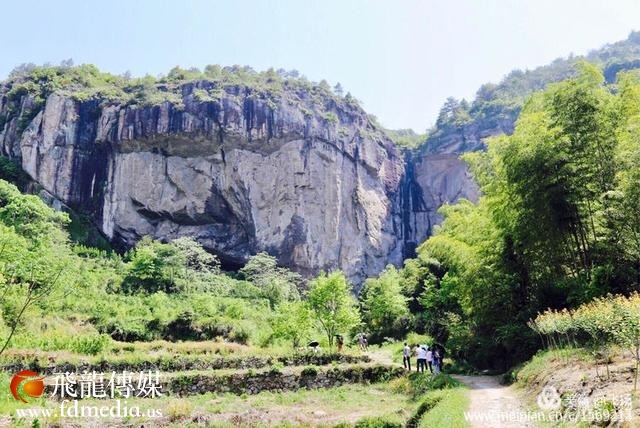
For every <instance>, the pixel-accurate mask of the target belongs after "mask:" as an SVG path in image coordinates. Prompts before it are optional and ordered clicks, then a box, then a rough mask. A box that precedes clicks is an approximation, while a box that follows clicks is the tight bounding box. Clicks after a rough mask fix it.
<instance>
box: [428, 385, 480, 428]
mask: <svg viewBox="0 0 640 428" xmlns="http://www.w3.org/2000/svg"><path fill="white" fill-rule="evenodd" d="M429 394H430V395H433V396H434V397H440V401H439V402H438V403H437V405H436V406H434V407H433V408H431V409H430V410H429V411H427V412H426V413H425V414H424V415H423V416H422V418H421V419H420V423H419V425H418V426H419V427H420V428H450V427H456V428H464V427H468V426H469V424H468V423H467V421H466V420H465V418H464V412H465V411H466V410H467V408H468V407H469V396H468V394H467V391H466V389H465V388H450V389H446V390H442V391H433V392H431V393H429Z"/></svg>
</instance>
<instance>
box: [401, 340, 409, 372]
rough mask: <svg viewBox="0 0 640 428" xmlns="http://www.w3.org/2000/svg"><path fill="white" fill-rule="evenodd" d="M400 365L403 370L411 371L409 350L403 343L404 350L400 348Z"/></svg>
mask: <svg viewBox="0 0 640 428" xmlns="http://www.w3.org/2000/svg"><path fill="white" fill-rule="evenodd" d="M402 365H403V366H404V368H405V369H407V370H409V371H411V348H410V347H409V345H407V342H405V343H404V348H402Z"/></svg>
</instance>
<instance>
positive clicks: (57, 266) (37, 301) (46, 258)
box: [0, 164, 360, 354]
mask: <svg viewBox="0 0 640 428" xmlns="http://www.w3.org/2000/svg"><path fill="white" fill-rule="evenodd" d="M7 165H8V167H7V169H6V170H5V169H4V168H1V169H2V171H3V174H4V175H5V176H6V175H7V174H10V173H12V172H13V171H14V167H13V165H12V164H7ZM69 223H70V220H69V216H68V215H67V214H66V213H60V212H56V211H54V210H53V209H51V208H49V207H48V206H47V205H46V204H45V203H44V202H43V201H42V200H40V199H39V198H38V197H37V196H34V195H24V194H22V193H20V192H19V191H18V189H17V188H16V187H15V186H13V185H12V184H9V183H8V182H6V181H3V180H0V313H1V315H2V317H1V319H0V354H2V353H3V351H4V350H5V349H6V348H9V349H20V348H28V349H29V348H30V349H33V348H36V349H40V350H43V351H47V350H49V351H51V350H69V351H73V352H77V353H88V354H97V353H100V352H101V351H102V350H103V349H104V348H105V347H107V346H110V344H111V343H113V342H112V341H113V340H116V341H122V342H133V341H152V340H158V339H163V340H167V341H183V340H195V341H202V340H224V341H233V342H237V343H248V342H251V343H253V344H256V345H260V346H266V345H272V344H274V343H276V342H277V341H279V340H280V339H282V340H287V341H291V343H292V344H293V345H294V346H296V347H298V346H299V345H301V344H302V343H306V341H310V340H320V341H321V342H322V343H323V344H324V345H329V344H331V343H332V342H333V339H334V335H335V334H342V335H345V336H348V335H349V333H351V331H352V330H353V329H354V328H355V327H356V326H358V325H359V322H360V317H359V313H358V311H357V306H356V302H355V299H354V298H353V295H352V294H351V285H350V284H348V283H347V281H346V279H345V277H344V275H342V273H340V272H333V273H331V274H329V275H325V274H322V275H320V276H319V277H318V278H317V279H316V280H314V281H312V283H311V286H310V289H309V298H308V299H307V300H305V301H301V300H300V296H301V291H305V290H306V288H307V285H306V283H305V281H304V280H303V279H302V278H301V277H300V275H298V274H296V273H294V272H291V271H289V270H287V269H284V268H282V267H279V266H278V265H277V261H276V259H275V258H274V257H273V256H270V255H268V254H266V253H259V254H257V255H255V256H253V257H251V258H250V259H249V261H248V263H247V264H246V265H245V266H244V268H243V269H241V270H240V272H238V273H237V274H228V273H225V272H222V271H221V270H220V263H219V262H218V260H217V258H216V257H215V256H213V255H212V254H210V253H208V252H206V251H205V250H204V249H203V248H202V247H201V246H200V244H198V243H197V242H196V241H194V240H193V239H191V238H180V239H176V240H174V241H172V242H169V243H162V242H159V241H154V240H152V239H149V238H146V237H145V238H143V239H141V240H140V241H139V243H138V245H137V246H136V247H135V248H133V249H131V250H130V251H128V252H127V253H125V254H124V255H122V256H120V255H118V254H116V253H113V252H105V251H102V250H98V249H96V248H91V247H86V246H83V245H79V244H77V243H74V242H73V241H71V240H70V239H69V234H68V232H67V228H68V227H69ZM323 335H324V336H326V339H324V340H323V339H322V336H323Z"/></svg>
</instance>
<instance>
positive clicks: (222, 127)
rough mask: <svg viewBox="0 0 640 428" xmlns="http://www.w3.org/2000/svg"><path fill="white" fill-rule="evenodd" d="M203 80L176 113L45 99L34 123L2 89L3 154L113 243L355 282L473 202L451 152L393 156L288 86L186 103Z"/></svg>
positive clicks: (389, 147)
mask: <svg viewBox="0 0 640 428" xmlns="http://www.w3.org/2000/svg"><path fill="white" fill-rule="evenodd" d="M207 84H208V82H196V83H189V84H184V85H183V86H182V99H183V104H184V106H181V105H180V106H178V105H174V104H172V103H169V102H165V103H163V104H160V105H157V106H149V107H141V106H134V105H122V104H114V103H111V104H105V103H102V104H101V103H100V102H98V101H85V102H79V101H76V100H73V99H71V98H69V97H67V96H64V95H60V94H52V95H50V96H49V97H48V98H47V100H46V103H45V104H44V107H43V108H41V109H40V110H39V111H38V112H37V114H35V116H33V110H32V106H33V104H34V101H33V100H32V99H30V97H29V96H23V97H22V98H21V100H20V103H19V104H20V105H19V106H15V105H10V104H11V103H10V102H9V101H8V99H7V97H6V96H3V95H1V94H0V114H1V115H4V116H5V117H6V118H8V120H6V121H5V124H4V126H3V128H2V129H0V150H1V151H2V154H3V155H5V156H9V157H13V158H20V159H21V163H22V166H23V168H24V169H25V171H27V172H28V173H29V174H30V175H31V177H32V178H33V179H34V180H36V181H37V182H39V183H40V184H41V185H42V186H43V187H44V189H45V190H46V191H47V192H49V193H51V194H52V195H54V196H55V197H57V198H59V199H60V200H61V201H63V202H64V203H65V204H68V205H70V206H71V207H73V208H76V209H79V210H81V211H83V212H85V213H87V214H89V215H90V216H91V218H92V219H93V221H94V222H95V224H96V225H97V226H98V227H99V228H100V229H101V230H102V232H103V233H104V234H105V235H106V236H107V237H109V238H110V239H111V240H112V242H113V243H114V244H115V245H116V246H119V247H121V248H126V247H130V246H132V245H134V244H135V242H136V241H137V240H138V239H140V238H141V237H142V236H144V235H150V236H152V237H154V238H158V239H163V240H170V239H173V238H177V237H180V236H184V235H189V236H194V237H195V238H196V239H197V240H198V241H200V242H201V243H202V244H203V245H204V246H205V247H206V248H208V249H209V250H211V251H213V252H214V253H216V254H217V255H218V256H219V257H220V258H221V260H222V261H223V263H226V264H227V265H228V266H230V267H234V266H238V265H241V264H242V263H244V262H245V261H246V259H247V258H248V256H250V255H251V254H255V253H256V252H258V251H263V250H266V251H268V252H270V253H271V254H274V255H276V256H277V257H278V259H279V261H280V263H281V264H283V265H286V266H289V267H292V268H294V269H296V270H298V271H300V272H302V273H304V274H315V273H317V272H318V271H319V270H322V269H324V270H332V269H336V268H339V269H342V270H343V271H344V272H345V274H346V275H347V276H348V277H349V279H350V280H352V281H354V283H356V284H359V283H361V282H362V280H363V279H364V278H366V277H367V276H372V275H375V274H377V273H379V272H380V271H381V270H382V269H383V268H384V267H385V266H386V265H387V264H389V263H392V264H396V265H398V264H400V263H401V262H402V259H403V257H405V256H408V255H411V253H412V251H413V250H414V248H415V246H416V245H417V244H419V243H421V242H422V241H423V240H424V239H425V238H426V237H427V236H428V235H429V234H430V232H431V227H432V225H433V224H434V223H435V222H437V221H438V216H437V214H436V210H437V208H438V207H439V206H440V205H441V204H442V203H443V202H451V201H454V200H456V199H457V198H459V197H467V198H472V199H473V198H475V197H477V188H476V187H475V185H474V184H473V182H472V181H471V179H470V178H469V176H468V174H467V172H466V169H465V168H464V165H463V164H462V163H461V162H460V161H459V160H458V159H457V156H456V155H455V154H428V155H421V156H419V157H417V158H415V159H413V158H411V157H410V156H409V155H407V156H406V157H405V159H403V158H402V155H401V154H400V153H399V152H398V150H397V149H396V147H395V146H394V145H393V143H392V142H391V141H390V140H389V139H388V138H387V137H386V136H385V134H384V133H383V132H381V131H380V130H379V129H377V128H376V126H375V125H374V124H372V123H371V121H370V120H369V119H368V117H367V115H366V114H365V113H364V111H362V109H360V108H359V107H357V106H354V105H351V104H349V103H348V102H346V101H344V100H342V101H336V100H334V99H323V98H321V97H320V98H319V97H317V96H315V97H314V96H312V95H310V94H309V93H305V92H304V91H300V90H293V89H289V90H286V91H284V93H283V94H282V95H281V96H280V97H279V99H278V100H277V103H275V104H274V103H273V101H272V100H266V99H262V98H261V97H260V96H257V95H256V94H255V93H253V92H252V91H251V90H250V89H249V88H246V87H243V86H237V87H231V88H227V89H226V90H225V92H224V94H223V95H222V96H221V97H220V98H219V99H217V100H214V101H206V102H199V101H197V100H196V97H195V96H194V90H196V89H205V90H206V89H207ZM10 108H12V109H13V111H16V109H17V110H18V111H19V113H18V114H14V115H13V117H12V116H11V115H10V114H9V110H10ZM29 114H31V116H28V117H27V115H29ZM25 117H26V119H25ZM20 123H22V124H24V123H27V125H26V127H25V128H24V129H19V128H20V126H19V125H20Z"/></svg>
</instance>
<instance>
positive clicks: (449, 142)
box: [421, 31, 640, 153]
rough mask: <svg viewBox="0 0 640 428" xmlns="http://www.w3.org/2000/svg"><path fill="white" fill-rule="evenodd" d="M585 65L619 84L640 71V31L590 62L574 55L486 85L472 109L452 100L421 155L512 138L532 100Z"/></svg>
mask: <svg viewBox="0 0 640 428" xmlns="http://www.w3.org/2000/svg"><path fill="white" fill-rule="evenodd" d="M582 60H587V61H589V62H592V63H594V64H597V65H598V66H600V67H601V68H602V70H603V73H604V76H605V78H606V80H607V82H608V83H614V82H615V79H616V75H617V74H618V73H619V72H620V71H626V70H633V69H638V68H640V31H636V32H632V33H631V34H629V37H628V38H627V39H626V40H622V41H619V42H615V43H611V44H607V45H604V46H603V47H601V48H600V49H597V50H594V51H591V52H590V53H589V54H587V55H586V56H573V55H571V56H569V57H568V58H558V59H556V60H555V61H553V62H552V63H551V64H549V65H545V66H542V67H538V68H535V69H533V70H526V71H522V70H513V71H512V72H510V73H509V74H508V75H507V76H506V77H505V78H504V79H502V81H501V82H500V83H498V84H494V83H486V84H484V85H482V86H481V87H480V89H478V92H477V93H476V97H475V99H474V100H473V101H472V102H471V103H469V102H467V101H466V100H456V99H454V98H449V99H447V101H446V102H445V104H444V106H443V107H442V109H441V110H440V114H439V115H438V119H437V121H436V125H435V126H434V128H433V129H432V130H430V131H429V133H428V136H427V139H426V142H425V144H423V145H422V146H421V151H422V152H424V153H462V152H466V151H474V150H479V149H481V148H483V147H484V143H483V142H482V140H483V139H484V138H486V137H489V136H493V135H497V134H500V133H506V134H511V133H512V132H513V127H514V124H515V121H516V119H517V118H518V114H519V113H520V110H521V109H522V106H523V105H524V103H525V101H526V100H527V98H528V97H529V95H531V93H533V92H536V91H540V90H542V89H544V88H545V86H547V85H548V84H549V83H553V82H559V81H562V80H565V79H568V78H570V77H572V76H574V75H575V72H576V69H575V64H576V62H578V61H582Z"/></svg>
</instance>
